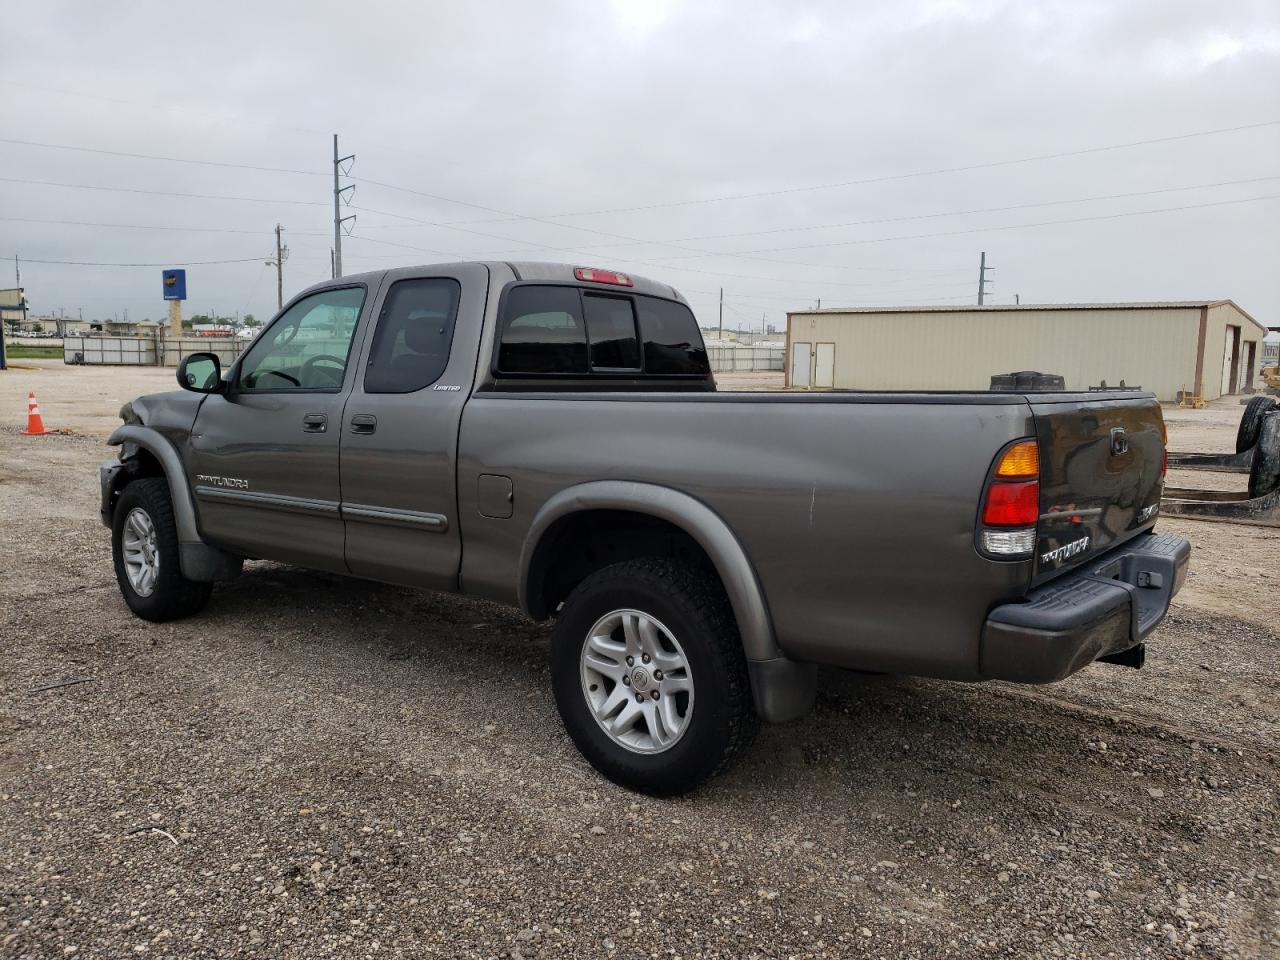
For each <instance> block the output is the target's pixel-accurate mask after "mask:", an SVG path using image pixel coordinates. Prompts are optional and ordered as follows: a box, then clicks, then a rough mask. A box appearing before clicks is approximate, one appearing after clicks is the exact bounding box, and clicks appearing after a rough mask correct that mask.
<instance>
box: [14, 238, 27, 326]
mask: <svg viewBox="0 0 1280 960" xmlns="http://www.w3.org/2000/svg"><path fill="white" fill-rule="evenodd" d="M13 279H14V285H15V286H16V287H17V288H18V303H19V304H20V305H21V306H22V326H23V329H26V326H27V297H26V295H25V294H24V293H23V292H22V269H21V268H20V267H19V266H18V255H17V254H16V253H15V254H14V255H13Z"/></svg>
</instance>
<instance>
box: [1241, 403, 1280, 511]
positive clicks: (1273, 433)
mask: <svg viewBox="0 0 1280 960" xmlns="http://www.w3.org/2000/svg"><path fill="white" fill-rule="evenodd" d="M1257 400H1271V398H1270V397H1255V398H1254V400H1253V401H1250V403H1249V407H1248V408H1246V410H1245V416H1248V415H1249V409H1251V408H1252V407H1253V404H1254V402H1256V401H1257ZM1240 427H1241V430H1242V431H1243V429H1244V424H1243V423H1241V424H1240ZM1246 449H1247V448H1246ZM1276 490H1280V408H1277V407H1276V406H1275V402H1274V401H1272V407H1271V408H1270V409H1268V410H1265V411H1263V414H1262V416H1261V417H1259V420H1258V432H1257V439H1256V441H1255V445H1254V447H1253V464H1252V466H1251V467H1250V468H1249V496H1250V497H1265V496H1266V495H1267V494H1269V493H1271V492H1273V491H1276Z"/></svg>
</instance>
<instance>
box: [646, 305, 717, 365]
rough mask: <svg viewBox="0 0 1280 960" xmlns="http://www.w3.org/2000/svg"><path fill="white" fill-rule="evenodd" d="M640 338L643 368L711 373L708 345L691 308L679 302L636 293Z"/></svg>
mask: <svg viewBox="0 0 1280 960" xmlns="http://www.w3.org/2000/svg"><path fill="white" fill-rule="evenodd" d="M636 312H637V313H638V314H639V316H640V338H641V339H642V340H643V341H644V372H645V373H656V374H660V375H666V376H681V375H683V376H687V375H689V374H700V375H703V376H706V375H707V374H709V373H711V364H710V362H709V361H708V360H707V349H706V347H704V346H703V344H702V333H701V331H699V330H698V322H697V321H696V320H695V319H694V318H693V311H691V310H690V309H689V308H688V307H686V306H685V305H684V304H682V303H674V302H672V301H670V300H659V299H658V298H657V297H636Z"/></svg>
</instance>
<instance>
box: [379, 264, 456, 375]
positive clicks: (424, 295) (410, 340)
mask: <svg viewBox="0 0 1280 960" xmlns="http://www.w3.org/2000/svg"><path fill="white" fill-rule="evenodd" d="M461 294H462V287H461V286H460V285H459V283H458V281H457V280H451V279H448V278H443V277H435V278H429V279H422V280H400V281H398V282H396V283H395V284H393V285H392V287H391V290H390V292H389V293H388V294H387V299H386V302H385V304H384V305H383V308H382V313H381V316H380V317H379V318H378V326H377V328H376V329H375V330H374V333H373V347H372V349H371V350H370V351H369V364H368V367H367V368H366V370H365V374H364V392H365V393H412V392H414V391H415V390H421V389H422V388H424V387H427V386H429V385H431V384H433V383H435V382H436V381H437V380H439V379H440V375H441V374H443V373H444V368H445V366H447V365H448V363H449V351H450V348H451V347H452V346H453V330H454V326H455V325H456V323H457V320H458V298H459V297H460V296H461Z"/></svg>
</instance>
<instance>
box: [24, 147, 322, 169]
mask: <svg viewBox="0 0 1280 960" xmlns="http://www.w3.org/2000/svg"><path fill="white" fill-rule="evenodd" d="M0 143H8V144H12V145H14V146H20V147H41V148H43V149H46V150H71V151H73V152H75V153H96V154H100V155H101V156H105V157H124V158H126V159H129V160H158V161H162V162H164V163H188V164H192V165H194V166H201V167H231V168H233V169H236V170H256V171H258V172H259V173H291V174H295V175H297V176H303V177H323V176H327V174H324V173H320V172H318V171H315V170H294V169H290V168H287V167H260V166H256V165H254V164H251V163H232V162H230V161H226V160H197V159H194V158H192V157H162V156H157V155H156V154H151V153H127V152H125V151H123V150H102V149H99V148H97V147H78V146H73V145H72V144H69V143H41V142H39V141H36V140H13V139H10V138H7V137H0Z"/></svg>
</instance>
